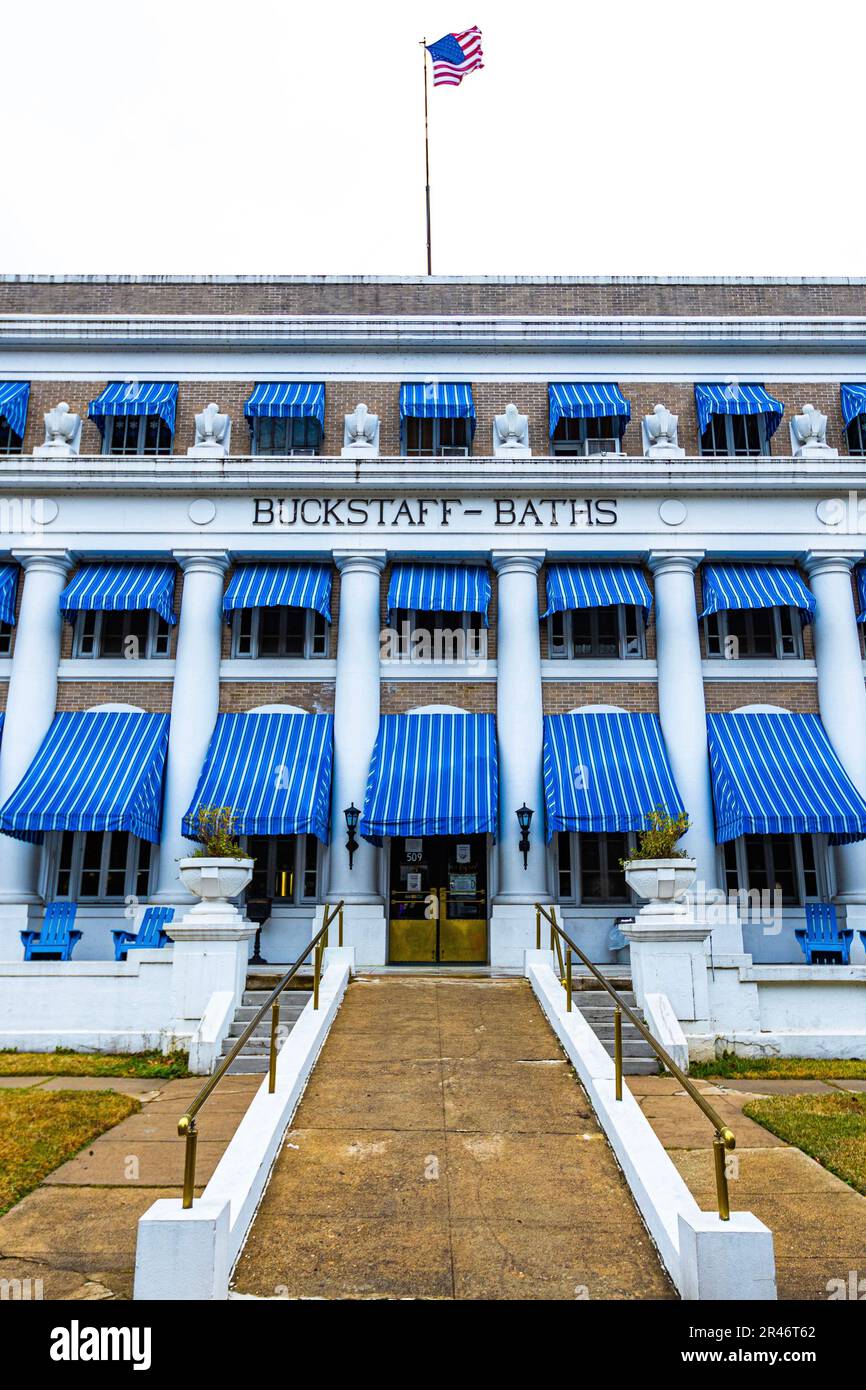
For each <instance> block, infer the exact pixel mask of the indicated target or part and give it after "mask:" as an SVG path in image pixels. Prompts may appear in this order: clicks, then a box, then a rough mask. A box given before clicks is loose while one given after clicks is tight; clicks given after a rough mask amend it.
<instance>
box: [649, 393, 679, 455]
mask: <svg viewBox="0 0 866 1390" xmlns="http://www.w3.org/2000/svg"><path fill="white" fill-rule="evenodd" d="M679 418H680V417H679V416H678V415H673V414H672V413H671V412H670V411H669V410H668V408H667V406H664V405H657V406H656V407H655V408H654V410H653V413H652V415H645V416H644V417H643V450H644V454H645V455H646V457H647V458H651V459H672V458H684V457H685V452H686V451H685V449H681V448H680V447H679V443H678V441H677V426H678V424H679Z"/></svg>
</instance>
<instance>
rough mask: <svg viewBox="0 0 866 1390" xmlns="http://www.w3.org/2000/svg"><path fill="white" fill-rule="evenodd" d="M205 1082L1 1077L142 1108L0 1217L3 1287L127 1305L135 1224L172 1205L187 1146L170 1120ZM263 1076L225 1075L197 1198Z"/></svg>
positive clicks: (208, 1130)
mask: <svg viewBox="0 0 866 1390" xmlns="http://www.w3.org/2000/svg"><path fill="white" fill-rule="evenodd" d="M202 1081H203V1078H202V1077H200V1076H192V1077H188V1078H185V1079H184V1080H182V1081H152V1080H141V1079H137V1078H135V1077H130V1078H128V1079H127V1078H121V1077H113V1076H99V1077H96V1076H92V1077H91V1076H86V1077H85V1076H81V1077H78V1076H54V1077H50V1078H49V1077H34V1076H27V1077H23V1076H19V1077H0V1086H15V1087H16V1088H21V1087H24V1086H36V1087H39V1088H40V1089H42V1090H46V1091H81V1090H88V1091H122V1092H124V1093H125V1094H127V1095H132V1096H135V1097H136V1098H137V1099H138V1100H140V1101H141V1103H142V1108H141V1110H140V1111H139V1112H138V1113H137V1114H135V1115H130V1116H129V1117H128V1118H127V1119H125V1120H122V1121H121V1123H120V1124H119V1125H115V1127H114V1129H109V1130H107V1131H106V1133H105V1134H102V1135H100V1137H99V1138H98V1139H95V1140H94V1141H93V1143H92V1144H89V1145H88V1146H87V1148H85V1149H83V1150H82V1151H81V1153H79V1154H77V1155H76V1156H75V1158H71V1159H69V1161H68V1162H67V1163H64V1164H62V1165H61V1167H60V1168H56V1169H55V1170H54V1172H53V1173H49V1174H48V1176H47V1177H46V1178H45V1179H44V1181H43V1182H42V1184H41V1186H39V1187H37V1188H36V1189H35V1190H34V1191H33V1192H31V1193H30V1195H29V1196H27V1197H25V1198H24V1199H23V1200H22V1201H20V1202H19V1203H18V1204H17V1206H14V1207H13V1208H12V1209H11V1211H8V1212H7V1213H6V1215H5V1216H3V1217H0V1279H9V1280H11V1279H20V1280H25V1279H31V1280H37V1279H41V1280H42V1296H43V1297H44V1298H46V1299H103V1298H124V1299H125V1298H131V1297H132V1282H133V1272H134V1268H135V1238H136V1228H137V1224H138V1218H139V1217H140V1216H141V1215H142V1214H143V1213H144V1212H145V1211H147V1208H148V1207H149V1206H150V1205H151V1203H152V1202H155V1201H156V1199H157V1198H158V1197H178V1196H180V1192H181V1185H182V1180H183V1152H184V1146H183V1144H182V1143H181V1141H180V1140H179V1139H178V1137H177V1122H178V1119H179V1117H180V1116H181V1115H182V1114H183V1112H184V1109H185V1107H186V1105H187V1103H188V1102H189V1101H190V1100H191V1099H192V1097H193V1096H194V1095H195V1094H196V1092H197V1091H198V1090H199V1089H200V1087H201V1085H202ZM261 1082H262V1078H261V1077H260V1076H227V1077H226V1078H225V1080H224V1081H222V1082H221V1083H220V1085H219V1086H218V1087H217V1090H216V1091H215V1093H214V1095H213V1096H212V1097H211V1099H210V1100H208V1101H207V1103H206V1104H205V1106H204V1107H203V1109H202V1111H201V1116H200V1121H199V1134H200V1138H199V1141H198V1162H197V1165H196V1178H197V1180H198V1186H197V1188H196V1191H197V1193H200V1192H201V1189H202V1187H203V1186H204V1184H205V1183H206V1182H207V1180H208V1178H209V1177H210V1175H211V1173H212V1172H213V1170H214V1168H215V1167H216V1164H217V1162H218V1161H219V1159H220V1158H221V1156H222V1154H223V1151H224V1150H225V1147H226V1145H227V1144H228V1142H229V1140H230V1139H231V1137H232V1135H233V1134H234V1132H235V1130H236V1128H237V1126H238V1124H239V1123H240V1120H241V1118H242V1116H243V1114H244V1113H245V1111H246V1108H247V1106H248V1105H249V1103H250V1101H251V1100H252V1098H253V1096H254V1095H255V1093H256V1091H257V1090H258V1088H259V1086H260V1085H261Z"/></svg>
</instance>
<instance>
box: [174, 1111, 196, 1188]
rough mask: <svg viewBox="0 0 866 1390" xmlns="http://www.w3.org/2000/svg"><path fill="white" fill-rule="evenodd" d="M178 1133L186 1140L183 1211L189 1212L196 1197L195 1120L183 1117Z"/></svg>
mask: <svg viewBox="0 0 866 1390" xmlns="http://www.w3.org/2000/svg"><path fill="white" fill-rule="evenodd" d="M177 1128H178V1133H180V1134H183V1135H184V1136H185V1138H186V1147H185V1149H184V1154H183V1202H182V1206H183V1210H184V1211H189V1209H190V1207H191V1206H192V1200H193V1197H194V1196H195V1153H196V1146H197V1144H198V1133H197V1132H196V1127H195V1120H194V1119H192V1120H189V1119H187V1117H186V1115H184V1116H182V1118H181V1120H180V1121H179V1123H178V1127H177Z"/></svg>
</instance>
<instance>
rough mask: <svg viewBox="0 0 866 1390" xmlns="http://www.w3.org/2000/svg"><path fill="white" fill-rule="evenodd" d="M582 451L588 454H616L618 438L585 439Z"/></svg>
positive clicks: (617, 451)
mask: <svg viewBox="0 0 866 1390" xmlns="http://www.w3.org/2000/svg"><path fill="white" fill-rule="evenodd" d="M583 452H584V453H585V454H586V455H587V456H590V455H592V454H618V453H619V440H618V439H586V440H584V443H583Z"/></svg>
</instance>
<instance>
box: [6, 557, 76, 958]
mask: <svg viewBox="0 0 866 1390" xmlns="http://www.w3.org/2000/svg"><path fill="white" fill-rule="evenodd" d="M12 558H13V559H15V560H17V561H18V562H19V564H20V565H21V568H22V569H23V571H24V580H23V584H24V588H23V592H22V596H21V611H20V613H19V615H18V625H17V628H16V631H15V647H14V653H13V659H12V674H11V676H10V679H9V693H8V698H7V702H6V722H5V724H4V726H3V742H2V746H0V805H2V804H3V802H5V801H6V800H7V799H8V798H9V797H10V796H11V795H12V793H13V792H14V790H15V788H16V787H17V786H18V783H19V782H20V781H21V779H22V777H23V776H24V774H25V772H26V771H27V769H28V767H29V766H30V764H31V763H32V761H33V759H34V758H35V756H36V754H37V752H38V751H39V747H40V744H41V743H42V740H43V739H44V738H45V735H46V734H47V733H48V730H49V728H50V727H51V722H52V720H53V718H54V712H55V709H56V705H57V668H58V663H59V661H60V631H61V627H62V621H63V620H62V618H61V616H60V602H59V601H60V595H61V593H62V592H63V589H64V587H65V585H66V580H67V577H68V575H69V569H70V565H71V563H72V562H71V557H70V555H69V554H68V553H67V551H65V550H54V551H41V552H31V551H24V552H13V556H12ZM41 856H42V846H41V845H30V844H26V843H25V842H24V841H23V840H14V839H12V838H11V837H10V836H8V835H0V958H2V959H4V960H19V959H20V956H21V942H20V940H19V938H18V932H19V930H21V929H22V928H25V927H26V926H27V916H28V908H27V904H28V903H38V902H39V901H40V897H39V866H40V863H41Z"/></svg>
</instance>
